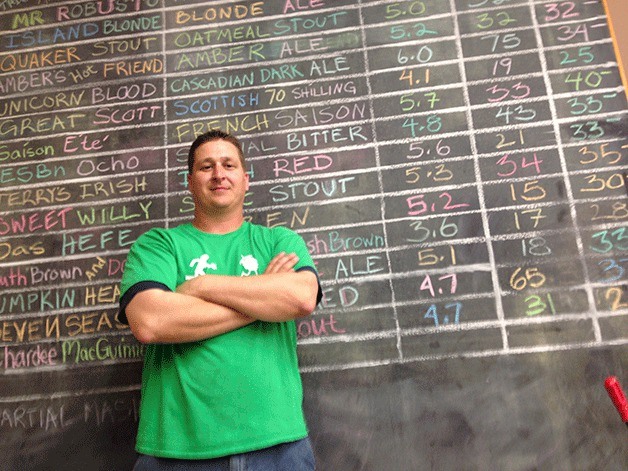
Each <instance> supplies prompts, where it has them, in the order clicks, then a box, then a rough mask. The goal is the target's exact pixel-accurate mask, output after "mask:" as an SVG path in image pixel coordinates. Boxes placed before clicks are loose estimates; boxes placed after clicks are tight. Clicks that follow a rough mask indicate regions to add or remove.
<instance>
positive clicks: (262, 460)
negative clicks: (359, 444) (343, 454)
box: [133, 438, 315, 471]
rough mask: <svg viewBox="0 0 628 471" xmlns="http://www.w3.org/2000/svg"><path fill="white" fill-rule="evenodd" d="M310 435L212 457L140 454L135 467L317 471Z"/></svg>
mask: <svg viewBox="0 0 628 471" xmlns="http://www.w3.org/2000/svg"><path fill="white" fill-rule="evenodd" d="M314 469H315V463H314V453H313V452H312V445H311V444H310V439H309V438H304V439H303V440H298V441H296V442H289V443H282V444H280V445H275V446H271V447H270V448H264V449H263V450H256V451H251V452H249V453H242V454H240V455H232V456H225V457H223V458H213V459H209V460H179V459H172V458H157V457H155V456H148V455H140V457H139V458H138V459H137V461H136V463H135V466H134V467H133V471H314Z"/></svg>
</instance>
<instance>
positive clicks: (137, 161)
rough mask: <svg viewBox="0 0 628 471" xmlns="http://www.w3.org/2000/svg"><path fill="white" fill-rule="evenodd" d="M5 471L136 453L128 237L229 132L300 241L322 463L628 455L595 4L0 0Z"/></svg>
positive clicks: (166, 211) (622, 116) (353, 465)
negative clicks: (201, 142)
mask: <svg viewBox="0 0 628 471" xmlns="http://www.w3.org/2000/svg"><path fill="white" fill-rule="evenodd" d="M0 31H1V32H0V329H1V330H0V334H1V338H0V341H1V345H0V361H1V362H2V375H1V376H0V409H1V413H0V417H1V419H0V430H1V434H2V440H1V444H0V450H1V452H0V453H1V455H2V466H0V467H2V468H3V469H10V470H14V469H15V470H17V469H20V470H21V469H29V470H31V469H32V470H48V469H50V470H65V469H67V470H74V469H90V470H92V469H99V470H122V469H130V468H131V466H132V463H133V462H134V459H135V453H134V451H133V446H134V439H135V430H136V426H137V419H138V404H139V382H140V373H141V362H142V355H143V347H142V346H141V345H139V344H138V343H137V342H136V341H135V340H134V338H133V336H132V335H131V333H130V331H129V329H128V327H127V326H125V325H122V324H120V323H119V322H118V320H117V318H116V313H117V307H118V305H117V303H118V298H119V287H118V283H119V280H120V276H121V273H122V271H123V269H124V262H125V257H126V253H127V251H128V249H129V247H130V245H131V244H132V243H133V241H134V240H135V239H136V238H137V237H138V236H139V235H140V234H141V233H143V232H144V231H146V230H147V229H149V228H151V227H156V226H158V227H174V226H176V225H178V224H180V223H182V222H184V221H188V220H190V218H191V214H192V207H193V206H192V199H191V197H190V196H189V193H188V191H187V188H186V175H187V173H186V172H187V166H186V154H187V148H188V146H189V144H190V142H191V141H192V140H193V138H194V137H195V135H197V134H199V133H202V132H203V131H205V130H208V129H211V128H222V129H224V130H227V131H229V132H233V133H234V134H236V135H238V136H239V137H241V138H242V140H243V143H244V148H245V152H246V155H247V156H248V162H249V167H250V171H249V172H250V177H251V188H250V192H249V194H248V195H247V197H246V202H245V205H246V206H245V207H246V217H247V219H249V220H251V221H253V222H255V223H259V224H263V225H267V226H278V225H283V226H286V227H290V228H292V229H294V230H296V231H297V232H299V233H300V234H301V235H302V236H303V238H304V240H305V241H306V243H307V245H308V247H309V250H310V252H311V253H312V255H313V258H314V260H315V262H316V264H317V266H318V269H319V271H320V277H321V283H322V287H323V292H324V297H323V300H322V302H321V304H320V305H319V307H318V308H317V310H316V312H315V313H314V315H313V316H311V317H309V318H307V319H302V320H299V321H298V322H297V330H298V335H299V358H300V365H301V371H302V375H303V380H304V386H305V402H304V407H305V410H306V414H307V417H308V423H309V427H310V431H311V438H312V441H313V445H314V448H315V453H316V456H317V461H318V464H319V468H320V469H322V470H332V469H333V470H338V469H342V470H353V469H361V470H383V469H395V470H397V469H399V470H402V469H403V470H405V469H408V470H410V469H412V470H415V469H419V470H423V469H438V470H441V469H482V470H484V469H500V470H529V469H561V470H562V469H565V470H567V469H569V470H571V469H596V470H597V469H609V470H610V469H622V468H623V466H625V463H626V462H627V461H628V451H627V450H628V448H627V445H626V435H625V434H626V430H625V426H624V425H623V424H621V420H620V419H619V417H618V415H617V413H616V412H615V410H614V408H613V407H612V404H611V403H610V400H609V399H608V398H607V397H606V393H605V391H604V388H603V381H604V378H605V377H606V376H607V375H610V374H614V375H617V376H618V378H619V379H620V382H621V381H622V379H623V382H624V384H628V374H627V373H628V369H627V358H628V355H627V353H628V347H627V346H628V295H627V293H626V288H627V286H628V277H627V276H626V274H625V270H626V268H627V267H628V255H626V252H627V250H628V242H626V241H627V240H628V235H627V234H626V223H627V222H628V201H627V199H626V192H627V189H626V188H627V187H626V172H627V170H628V162H627V155H628V140H627V139H626V137H627V136H626V134H627V132H626V130H627V125H628V113H627V111H628V107H627V106H626V96H625V94H624V87H623V86H622V82H621V77H620V73H619V71H618V65H617V60H616V58H615V53H614V49H613V43H612V38H611V35H610V33H609V28H608V22H607V17H606V15H605V10H604V6H603V5H602V4H601V3H600V1H598V0H590V1H586V0H583V1H578V2H574V1H561V2H546V1H542V0H450V1H448V2H447V1H442V2H431V1H419V0H417V1H414V0H413V1H405V2H389V1H368V0H364V1H346V0H341V1H334V2H331V1H326V0H285V1H282V2H264V1H250V2H247V1H238V2H227V1H215V2H201V1H194V0H192V1H186V2H180V1H176V0H110V1H98V2H84V1H54V2H53V1H25V0H1V1H0Z"/></svg>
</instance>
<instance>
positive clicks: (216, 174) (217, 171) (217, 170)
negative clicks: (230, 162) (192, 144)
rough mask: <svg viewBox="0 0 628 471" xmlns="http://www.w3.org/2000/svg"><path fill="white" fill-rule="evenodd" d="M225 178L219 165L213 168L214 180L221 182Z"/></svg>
mask: <svg viewBox="0 0 628 471" xmlns="http://www.w3.org/2000/svg"><path fill="white" fill-rule="evenodd" d="M224 176H225V171H224V169H223V168H222V167H221V166H220V165H216V166H215V167H214V173H213V175H212V177H213V178H215V179H216V180H222V179H223V178H224Z"/></svg>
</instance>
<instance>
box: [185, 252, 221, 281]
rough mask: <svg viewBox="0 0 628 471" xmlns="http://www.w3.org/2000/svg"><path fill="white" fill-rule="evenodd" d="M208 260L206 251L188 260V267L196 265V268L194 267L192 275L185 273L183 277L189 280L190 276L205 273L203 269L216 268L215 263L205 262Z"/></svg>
mask: <svg viewBox="0 0 628 471" xmlns="http://www.w3.org/2000/svg"><path fill="white" fill-rule="evenodd" d="M208 260H209V255H207V254H206V253H204V254H203V255H201V256H200V257H198V258H195V259H194V260H192V261H191V262H190V267H193V266H194V265H196V268H195V269H194V275H192V276H190V275H186V277H185V279H186V280H191V279H192V278H196V277H197V276H203V275H205V269H207V268H210V269H212V270H217V269H218V267H217V266H216V264H215V263H207V262H208Z"/></svg>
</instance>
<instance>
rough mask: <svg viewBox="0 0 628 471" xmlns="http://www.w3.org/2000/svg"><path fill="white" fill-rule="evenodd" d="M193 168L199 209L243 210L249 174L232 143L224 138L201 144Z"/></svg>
mask: <svg viewBox="0 0 628 471" xmlns="http://www.w3.org/2000/svg"><path fill="white" fill-rule="evenodd" d="M192 169H193V170H192V173H190V174H189V175H188V184H189V186H190V191H191V192H192V196H193V198H194V204H195V205H196V208H197V210H200V211H201V212H203V213H205V214H224V213H228V212H230V211H235V212H240V213H241V212H242V210H243V207H244V195H245V194H246V191H247V190H248V189H249V175H248V174H247V173H246V172H245V171H244V167H243V166H242V162H241V161H240V156H239V154H238V149H237V148H236V147H235V146H234V145H233V144H231V143H230V142H227V141H224V140H222V139H217V140H214V141H210V142H206V143H204V144H201V145H200V146H199V147H198V148H197V149H196V152H195V154H194V166H193V167H192Z"/></svg>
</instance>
